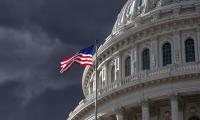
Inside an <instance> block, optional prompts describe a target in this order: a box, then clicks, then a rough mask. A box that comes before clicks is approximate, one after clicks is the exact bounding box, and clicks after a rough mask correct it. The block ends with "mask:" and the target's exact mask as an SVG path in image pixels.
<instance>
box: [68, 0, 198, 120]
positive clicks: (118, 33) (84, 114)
mask: <svg viewBox="0 0 200 120" xmlns="http://www.w3.org/2000/svg"><path fill="white" fill-rule="evenodd" d="M97 55H98V57H97V59H96V58H95V56H94V58H95V60H96V61H97V72H95V66H88V67H86V68H85V70H84V73H83V77H82V88H83V93H84V96H85V99H83V100H82V101H80V103H79V105H78V106H77V107H76V108H75V109H74V110H73V111H72V112H71V113H70V114H69V117H68V118H67V119H68V120H94V111H95V110H94V105H95V92H96V91H95V90H96V88H95V86H96V84H97V93H98V99H97V105H98V120H200V0H127V2H126V4H125V5H124V7H123V8H122V10H121V12H120V13H119V15H118V17H117V20H116V22H115V25H114V27H113V30H112V32H111V34H110V35H109V36H108V37H107V38H106V39H105V42H104V43H103V44H102V45H101V46H100V47H99V49H98V54H97ZM96 77H97V83H96V82H95V81H96V80H95V78H96Z"/></svg>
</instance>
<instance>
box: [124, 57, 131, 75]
mask: <svg viewBox="0 0 200 120" xmlns="http://www.w3.org/2000/svg"><path fill="white" fill-rule="evenodd" d="M129 75H131V57H130V56H128V57H127V58H126V59H125V77H127V76H129Z"/></svg>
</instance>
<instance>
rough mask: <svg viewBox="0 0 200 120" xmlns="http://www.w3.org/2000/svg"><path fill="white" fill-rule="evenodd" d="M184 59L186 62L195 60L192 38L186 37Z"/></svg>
mask: <svg viewBox="0 0 200 120" xmlns="http://www.w3.org/2000/svg"><path fill="white" fill-rule="evenodd" d="M185 60H186V62H193V61H195V48H194V40H193V39H187V40H186V41H185Z"/></svg>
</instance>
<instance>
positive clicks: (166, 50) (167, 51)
mask: <svg viewBox="0 0 200 120" xmlns="http://www.w3.org/2000/svg"><path fill="white" fill-rule="evenodd" d="M162 59H163V66H166V65H168V64H172V55H171V44H170V43H168V42H167V43H165V44H164V45H163V46H162Z"/></svg>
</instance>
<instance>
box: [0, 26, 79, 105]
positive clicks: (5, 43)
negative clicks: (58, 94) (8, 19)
mask: <svg viewBox="0 0 200 120" xmlns="http://www.w3.org/2000/svg"><path fill="white" fill-rule="evenodd" d="M50 39H52V38H50V37H49V36H48V35H47V34H45V33H44V32H43V31H42V30H41V29H38V30H34V31H32V30H17V29H11V28H0V48H1V52H0V56H1V57H2V59H0V66H1V68H0V71H1V73H0V74H1V76H0V83H4V82H8V81H17V82H22V83H23V84H24V87H23V88H20V89H19V90H18V91H17V92H18V94H19V93H21V94H19V95H21V96H22V97H23V98H24V99H25V102H28V101H29V99H31V98H32V97H34V96H37V95H40V94H41V93H42V92H44V91H45V90H46V89H47V88H53V89H59V88H62V87H66V86H68V85H72V84H75V83H76V82H77V81H67V82H66V81H65V80H64V78H63V77H61V75H59V59H58V58H59V56H58V58H57V59H55V58H52V55H55V52H61V51H62V50H63V51H64V49H62V48H65V47H66V48H67V49H72V48H73V49H75V48H76V47H78V46H73V45H66V44H65V45H64V44H61V43H60V41H59V40H58V39H57V38H54V39H55V40H50ZM67 79H70V76H69V78H67Z"/></svg>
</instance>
